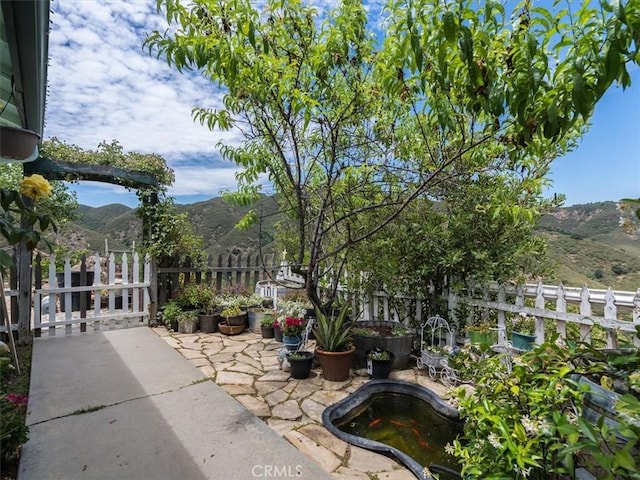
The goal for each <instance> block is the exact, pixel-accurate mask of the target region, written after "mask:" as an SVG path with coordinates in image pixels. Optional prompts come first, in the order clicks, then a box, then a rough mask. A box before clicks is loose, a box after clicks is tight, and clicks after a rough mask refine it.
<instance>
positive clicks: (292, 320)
mask: <svg viewBox="0 0 640 480" xmlns="http://www.w3.org/2000/svg"><path fill="white" fill-rule="evenodd" d="M304 327H305V321H304V318H296V317H286V318H285V319H284V323H281V324H280V329H281V330H282V334H283V335H286V336H287V337H295V336H297V335H300V334H301V333H302V332H303V331H304Z"/></svg>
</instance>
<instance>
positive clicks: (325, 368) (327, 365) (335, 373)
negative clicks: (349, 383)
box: [316, 346, 356, 382]
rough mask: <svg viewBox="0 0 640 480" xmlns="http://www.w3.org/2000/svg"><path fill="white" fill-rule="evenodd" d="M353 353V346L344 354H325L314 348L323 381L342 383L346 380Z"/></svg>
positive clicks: (321, 350)
mask: <svg viewBox="0 0 640 480" xmlns="http://www.w3.org/2000/svg"><path fill="white" fill-rule="evenodd" d="M355 351H356V347H354V346H351V348H350V349H349V350H346V351H344V352H327V351H325V350H323V349H322V348H320V347H318V348H316V356H317V357H318V360H319V361H320V366H321V367H322V375H323V376H324V378H325V380H329V381H331V382H343V381H344V380H346V379H348V378H349V370H350V369H351V364H352V363H353V354H354V353H355Z"/></svg>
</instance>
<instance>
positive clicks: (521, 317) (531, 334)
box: [509, 313, 536, 350]
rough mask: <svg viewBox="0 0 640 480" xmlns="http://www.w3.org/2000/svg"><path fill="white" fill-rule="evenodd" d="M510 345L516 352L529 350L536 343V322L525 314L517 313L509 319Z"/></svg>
mask: <svg viewBox="0 0 640 480" xmlns="http://www.w3.org/2000/svg"><path fill="white" fill-rule="evenodd" d="M509 330H510V331H511V344H512V346H513V348H517V349H518V350H531V349H533V345H534V343H535V341H536V322H535V319H534V318H533V317H530V316H528V315H527V314H526V313H519V314H518V315H515V316H513V317H512V318H511V319H509Z"/></svg>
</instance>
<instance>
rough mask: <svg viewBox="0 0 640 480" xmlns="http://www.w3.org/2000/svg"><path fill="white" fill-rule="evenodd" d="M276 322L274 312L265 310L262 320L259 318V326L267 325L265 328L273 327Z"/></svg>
mask: <svg viewBox="0 0 640 480" xmlns="http://www.w3.org/2000/svg"><path fill="white" fill-rule="evenodd" d="M275 322H276V318H275V315H274V313H267V312H265V313H264V315H263V317H262V320H260V326H261V327H267V328H271V327H273V324H274V323H275Z"/></svg>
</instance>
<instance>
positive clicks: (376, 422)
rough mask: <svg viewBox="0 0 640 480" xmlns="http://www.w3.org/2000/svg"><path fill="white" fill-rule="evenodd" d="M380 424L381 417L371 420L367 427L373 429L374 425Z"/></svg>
mask: <svg viewBox="0 0 640 480" xmlns="http://www.w3.org/2000/svg"><path fill="white" fill-rule="evenodd" d="M380 422H382V417H378V418H376V419H375V420H373V421H372V422H371V423H370V424H369V427H375V426H376V425H379V424H380Z"/></svg>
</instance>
